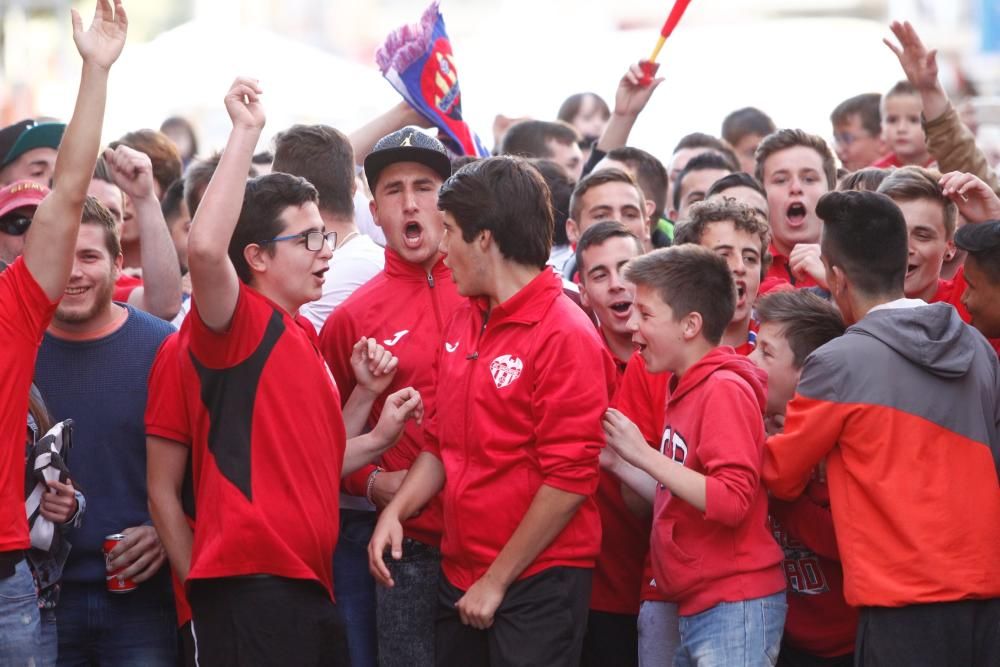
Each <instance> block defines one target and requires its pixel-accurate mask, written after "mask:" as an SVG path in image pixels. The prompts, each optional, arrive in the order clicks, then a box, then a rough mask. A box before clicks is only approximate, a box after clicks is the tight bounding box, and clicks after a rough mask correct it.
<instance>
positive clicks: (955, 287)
mask: <svg viewBox="0 0 1000 667" xmlns="http://www.w3.org/2000/svg"><path fill="white" fill-rule="evenodd" d="M966 287H968V285H967V284H966V282H965V267H964V266H960V267H958V271H956V272H955V277H954V278H952V279H951V280H944V279H943V278H941V279H938V289H937V292H936V293H935V294H934V296H933V297H931V300H930V303H938V302H942V303H950V304H951V305H952V306H954V307H955V310H957V311H958V316H959V317H961V318H962V321H963V322H965V323H966V324H968V323H970V322H972V315H970V314H969V311H968V309H967V308H966V307H965V304H964V303H962V294H964V293H965V289H966ZM986 340H988V341H989V343H990V345H992V346H993V349H994V350H996V352H997V355H998V356H1000V338H987V339H986Z"/></svg>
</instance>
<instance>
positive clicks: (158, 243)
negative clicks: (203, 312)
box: [104, 145, 181, 321]
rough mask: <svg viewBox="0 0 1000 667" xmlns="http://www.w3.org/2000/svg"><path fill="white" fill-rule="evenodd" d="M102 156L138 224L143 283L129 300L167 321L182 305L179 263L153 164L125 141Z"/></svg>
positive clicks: (133, 291)
mask: <svg viewBox="0 0 1000 667" xmlns="http://www.w3.org/2000/svg"><path fill="white" fill-rule="evenodd" d="M104 159H105V160H106V161H107V163H108V167H109V168H110V169H111V176H112V178H114V181H115V185H117V186H118V187H119V188H120V189H121V191H122V192H124V193H125V194H126V195H128V197H129V199H131V200H132V205H133V206H134V207H135V217H136V221H137V223H138V225H139V239H140V240H141V243H142V246H141V247H142V250H141V252H142V281H143V284H142V286H141V287H137V288H136V289H134V290H132V293H131V294H130V295H129V298H128V301H129V303H130V304H132V305H133V306H135V307H136V308H139V309H141V310H144V311H146V312H147V313H150V314H152V315H155V316H156V317H159V318H160V319H164V320H167V321H170V320H172V319H173V318H174V317H175V316H176V315H177V311H179V310H180V308H181V267H180V262H179V261H178V260H177V250H176V248H174V244H173V241H171V240H170V230H169V229H167V223H166V221H165V220H164V219H163V211H162V210H160V202H159V200H158V199H157V198H156V189H155V187H154V183H155V181H154V180H153V164H152V162H151V161H150V159H149V156H148V155H146V154H145V153H141V152H139V151H137V150H135V149H132V148H129V147H128V146H125V145H120V146H118V147H117V148H115V149H113V150H112V149H110V148H109V149H107V150H106V151H104Z"/></svg>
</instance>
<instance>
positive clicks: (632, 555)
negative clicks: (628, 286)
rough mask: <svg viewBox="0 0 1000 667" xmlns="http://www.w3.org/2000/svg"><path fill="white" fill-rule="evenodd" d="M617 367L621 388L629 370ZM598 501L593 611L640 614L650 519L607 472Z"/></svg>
mask: <svg viewBox="0 0 1000 667" xmlns="http://www.w3.org/2000/svg"><path fill="white" fill-rule="evenodd" d="M632 358H633V359H635V358H639V359H640V360H641V357H635V356H633V357H632ZM630 363H631V362H630ZM615 365H616V367H617V370H618V373H617V380H618V382H619V384H620V383H621V381H622V379H623V377H624V374H625V371H626V369H627V368H628V366H624V367H623V366H622V364H620V363H618V361H617V359H616V360H615ZM612 402H614V401H612ZM595 499H596V500H597V509H598V511H599V512H600V515H601V553H600V554H598V556H597V563H596V564H595V566H594V577H593V583H592V585H591V589H590V608H591V609H593V610H595V611H602V612H608V613H612V614H632V615H635V614H638V613H639V591H640V589H641V588H642V579H643V576H642V575H643V573H642V566H643V562H644V561H645V559H646V553H647V552H648V551H649V527H650V523H651V517H645V518H643V517H639V516H637V515H636V514H635V513H634V512H633V511H632V510H630V509H629V508H628V506H627V505H626V504H625V499H624V498H623V497H622V481H621V480H620V479H618V477H616V476H615V475H614V474H612V473H609V472H607V471H606V470H604V469H602V470H601V478H600V482H599V483H598V485H597V495H596V496H595Z"/></svg>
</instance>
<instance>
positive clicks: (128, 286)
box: [111, 273, 142, 303]
mask: <svg viewBox="0 0 1000 667" xmlns="http://www.w3.org/2000/svg"><path fill="white" fill-rule="evenodd" d="M136 287H142V278H136V277H135V276H129V275H125V274H124V273H123V274H121V275H120V276H118V280H116V281H115V289H114V291H113V292H112V293H111V299H112V300H114V301H120V302H122V303H128V298H129V296H130V295H131V294H132V292H133V290H135V288H136Z"/></svg>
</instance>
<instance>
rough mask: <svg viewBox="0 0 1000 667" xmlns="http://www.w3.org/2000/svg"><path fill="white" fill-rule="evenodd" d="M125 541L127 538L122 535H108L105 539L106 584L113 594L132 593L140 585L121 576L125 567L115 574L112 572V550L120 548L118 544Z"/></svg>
mask: <svg viewBox="0 0 1000 667" xmlns="http://www.w3.org/2000/svg"><path fill="white" fill-rule="evenodd" d="M124 539H125V536H124V535H123V534H121V533H115V534H114V535H106V536H105V537H104V566H105V582H106V583H107V587H108V590H109V591H110V592H112V593H131V592H132V591H134V590H135V589H136V588H137V587H138V586H139V584H137V583H135V582H134V581H132V580H131V579H129V578H127V577H123V576H122V575H121V572H122V571H123V570H124V569H125V568H124V567H120V568H118V569H117V570H115V571H113V572H112V571H111V567H110V565H111V550H112V549H114V548H115V547H116V546H118V543H119V542H121V541H122V540H124Z"/></svg>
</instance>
